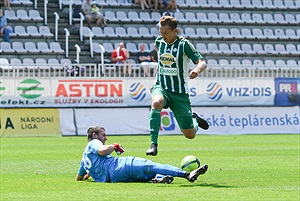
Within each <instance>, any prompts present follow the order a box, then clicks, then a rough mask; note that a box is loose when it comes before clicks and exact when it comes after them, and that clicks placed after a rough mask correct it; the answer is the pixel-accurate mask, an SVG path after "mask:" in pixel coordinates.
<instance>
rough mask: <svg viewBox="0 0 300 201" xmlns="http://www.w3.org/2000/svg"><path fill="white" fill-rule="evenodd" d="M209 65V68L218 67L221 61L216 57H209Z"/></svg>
mask: <svg viewBox="0 0 300 201" xmlns="http://www.w3.org/2000/svg"><path fill="white" fill-rule="evenodd" d="M207 66H208V67H209V68H218V67H219V63H218V61H217V60H216V59H207Z"/></svg>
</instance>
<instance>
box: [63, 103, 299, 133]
mask: <svg viewBox="0 0 300 201" xmlns="http://www.w3.org/2000/svg"><path fill="white" fill-rule="evenodd" d="M193 111H195V112H197V113H198V114H199V115H200V116H202V117H203V118H204V119H206V120H207V121H208V123H209V125H210V128H209V130H207V131H204V130H201V129H199V131H198V134H221V135H237V134H273V133H275V134H278V133H289V134H299V131H300V117H299V107H298V106H294V107H194V108H193ZM73 112H74V114H70V109H60V119H61V130H62V134H63V135H86V130H87V128H88V127H89V126H93V125H98V126H103V127H105V128H106V130H107V133H108V134H111V135H124V134H125V135H132V134H149V112H150V110H149V108H122V109H121V108H110V109H104V108H102V109H101V108H99V109H74V111H73ZM72 117H74V118H72ZM72 119H74V124H73V129H71V127H72V125H70V124H72ZM73 131H74V132H73ZM180 133H181V132H180V129H179V127H178V124H177V122H176V120H175V118H174V115H173V112H172V111H170V110H163V111H162V112H161V127H160V134H180Z"/></svg>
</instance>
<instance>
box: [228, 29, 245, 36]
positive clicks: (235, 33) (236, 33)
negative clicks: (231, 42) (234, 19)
mask: <svg viewBox="0 0 300 201" xmlns="http://www.w3.org/2000/svg"><path fill="white" fill-rule="evenodd" d="M230 35H231V36H232V37H233V38H234V39H243V38H244V37H243V36H242V35H241V32H240V29H238V28H230Z"/></svg>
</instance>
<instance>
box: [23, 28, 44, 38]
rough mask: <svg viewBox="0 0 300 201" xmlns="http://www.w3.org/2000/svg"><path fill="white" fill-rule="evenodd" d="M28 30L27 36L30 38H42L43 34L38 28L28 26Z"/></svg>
mask: <svg viewBox="0 0 300 201" xmlns="http://www.w3.org/2000/svg"><path fill="white" fill-rule="evenodd" d="M26 29H27V34H29V36H33V37H40V36H41V34H40V32H39V30H38V28H37V27H36V26H32V25H29V26H27V28H26Z"/></svg>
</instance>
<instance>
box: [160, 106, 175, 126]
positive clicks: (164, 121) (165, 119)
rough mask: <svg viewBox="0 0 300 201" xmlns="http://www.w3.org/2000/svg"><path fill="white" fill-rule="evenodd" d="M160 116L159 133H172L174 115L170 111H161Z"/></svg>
mask: <svg viewBox="0 0 300 201" xmlns="http://www.w3.org/2000/svg"><path fill="white" fill-rule="evenodd" d="M160 116H161V126H160V130H161V131H172V130H174V129H175V119H174V114H173V112H171V111H162V112H161V113H160Z"/></svg>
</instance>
